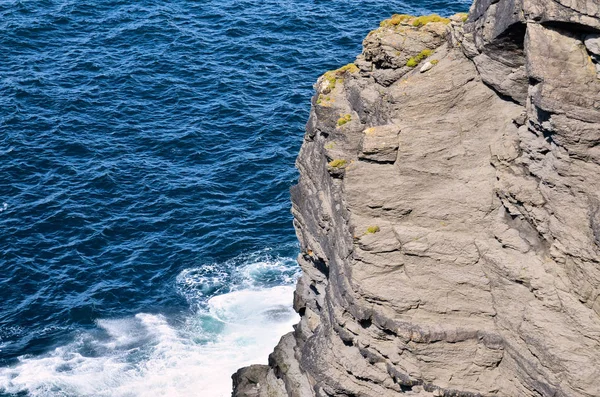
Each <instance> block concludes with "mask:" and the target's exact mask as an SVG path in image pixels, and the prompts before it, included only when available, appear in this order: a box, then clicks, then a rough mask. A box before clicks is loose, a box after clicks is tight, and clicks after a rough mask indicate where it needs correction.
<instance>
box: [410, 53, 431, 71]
mask: <svg viewBox="0 0 600 397" xmlns="http://www.w3.org/2000/svg"><path fill="white" fill-rule="evenodd" d="M431 54H433V51H432V50H430V49H428V48H426V49H424V50H423V51H421V52H420V53H419V54H418V55H416V56H414V57H411V58H409V59H408V61H406V66H408V67H409V68H414V67H415V66H417V65H418V64H419V63H421V61H422V60H423V59H425V58H428V57H430V56H431Z"/></svg>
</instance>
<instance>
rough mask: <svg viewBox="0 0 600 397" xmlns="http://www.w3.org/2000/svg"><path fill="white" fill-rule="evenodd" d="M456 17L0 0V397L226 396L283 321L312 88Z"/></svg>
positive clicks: (255, 3)
mask: <svg viewBox="0 0 600 397" xmlns="http://www.w3.org/2000/svg"><path fill="white" fill-rule="evenodd" d="M469 4H470V1H469V0H455V1H427V0H421V1H420V0H406V1H394V0H386V1H383V0H379V1H375V0H366V1H340V0H329V1H324V0H304V1H296V0H264V1H259V0H220V1H214V0H204V1H189V0H188V1H186V0H162V1H150V0H141V1H131V0H97V1H90V0H78V1H73V0H62V1H47V0H36V1H25V0H21V1H3V2H0V396H8V395H10V396H203V397H222V396H227V395H229V391H230V375H231V373H232V372H233V371H234V370H235V369H236V368H238V367H240V366H242V365H247V364H250V363H260V362H263V363H265V362H266V358H267V354H268V353H269V352H270V351H271V350H272V348H273V346H274V345H275V343H276V342H277V340H278V338H279V337H280V336H281V335H282V334H283V333H285V332H288V331H290V330H291V329H292V328H291V325H292V324H293V323H294V322H295V321H297V318H296V315H295V313H294V312H293V310H292V309H291V301H292V291H293V284H294V280H295V278H296V277H297V273H298V271H299V270H298V268H297V265H296V263H295V260H294V258H295V256H296V254H297V250H298V249H297V245H296V237H295V234H294V230H293V227H292V223H291V220H292V219H291V215H290V210H289V209H290V202H289V195H288V190H289V187H290V186H291V185H292V184H293V183H294V181H295V179H296V177H297V175H296V170H295V169H294V160H295V157H296V154H297V152H298V150H299V147H300V145H301V142H302V136H303V127H304V124H305V122H306V120H307V117H308V112H309V107H310V97H311V95H312V84H313V83H314V81H315V80H316V79H317V77H318V76H319V75H320V74H322V73H323V72H325V71H326V70H328V69H333V68H337V67H339V66H341V65H344V64H346V63H348V62H351V61H352V60H353V59H354V56H355V55H356V54H358V53H359V52H360V48H361V41H362V39H363V38H364V36H366V34H367V33H368V32H369V30H371V29H373V28H374V27H376V26H377V24H378V23H379V21H380V20H382V19H384V18H386V17H388V16H389V15H391V14H392V13H419V14H420V13H430V12H437V13H440V14H444V15H448V14H452V13H455V12H460V11H466V10H467V8H468V6H469Z"/></svg>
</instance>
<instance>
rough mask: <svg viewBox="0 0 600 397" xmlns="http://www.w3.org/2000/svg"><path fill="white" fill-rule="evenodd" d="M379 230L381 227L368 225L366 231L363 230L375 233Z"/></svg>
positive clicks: (367, 232)
mask: <svg viewBox="0 0 600 397" xmlns="http://www.w3.org/2000/svg"><path fill="white" fill-rule="evenodd" d="M379 230H381V229H379V226H369V227H368V228H367V231H366V232H365V234H375V233H377V232H378V231H379Z"/></svg>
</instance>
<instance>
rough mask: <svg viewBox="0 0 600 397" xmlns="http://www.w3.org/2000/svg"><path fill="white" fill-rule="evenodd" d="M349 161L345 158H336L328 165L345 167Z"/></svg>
mask: <svg viewBox="0 0 600 397" xmlns="http://www.w3.org/2000/svg"><path fill="white" fill-rule="evenodd" d="M347 164H348V162H347V161H346V160H344V159H334V160H331V161H330V162H329V163H328V164H327V165H328V166H330V167H331V168H344V167H345V166H346V165H347Z"/></svg>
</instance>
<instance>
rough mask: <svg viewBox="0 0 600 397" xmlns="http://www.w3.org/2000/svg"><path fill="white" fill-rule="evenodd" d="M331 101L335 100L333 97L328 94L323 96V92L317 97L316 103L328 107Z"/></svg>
mask: <svg viewBox="0 0 600 397" xmlns="http://www.w3.org/2000/svg"><path fill="white" fill-rule="evenodd" d="M333 102H335V100H334V99H333V98H331V97H330V96H325V95H323V94H319V97H318V98H317V105H321V106H325V107H330V106H331V104H332V103H333Z"/></svg>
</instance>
